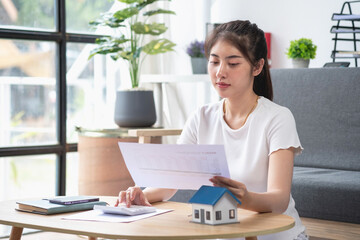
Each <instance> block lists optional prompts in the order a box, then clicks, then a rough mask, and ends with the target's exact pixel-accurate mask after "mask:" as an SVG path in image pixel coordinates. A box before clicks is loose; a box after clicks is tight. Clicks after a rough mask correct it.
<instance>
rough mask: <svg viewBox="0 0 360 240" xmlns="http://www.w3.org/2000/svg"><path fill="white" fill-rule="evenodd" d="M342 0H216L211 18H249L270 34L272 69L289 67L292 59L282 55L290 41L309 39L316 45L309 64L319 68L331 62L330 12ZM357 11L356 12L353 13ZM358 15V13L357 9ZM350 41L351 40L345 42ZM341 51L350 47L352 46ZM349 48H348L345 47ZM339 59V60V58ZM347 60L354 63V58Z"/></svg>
mask: <svg viewBox="0 0 360 240" xmlns="http://www.w3.org/2000/svg"><path fill="white" fill-rule="evenodd" d="M343 2H344V1H340V0H301V1H299V0H272V1H269V0H215V1H213V4H212V6H211V21H212V22H213V23H217V22H219V23H222V22H227V21H230V20H235V19H241V20H245V19H246V20H250V21H251V22H254V23H256V24H257V25H258V26H259V27H260V28H261V29H262V30H264V31H265V32H270V33H271V34H272V36H271V37H272V42H271V44H272V46H271V58H272V67H273V68H290V67H292V65H291V60H290V59H288V58H287V56H286V55H285V52H286V49H287V48H288V47H289V45H290V40H295V39H298V38H301V37H306V38H311V39H312V40H313V43H314V44H316V45H317V47H318V48H317V55H316V58H315V59H314V60H311V61H310V67H322V66H323V65H324V63H326V62H331V61H332V59H331V58H330V55H331V51H332V50H333V48H334V41H333V40H332V38H333V37H334V35H335V34H331V33H330V28H331V26H332V25H335V24H336V22H335V21H332V20H331V16H332V14H333V13H339V12H340V10H341V7H342V4H343ZM355 13H356V12H355ZM357 14H359V12H357ZM348 44H351V43H348ZM351 47H352V45H350V49H342V50H353V49H351ZM348 48H349V47H348ZM338 61H340V60H338ZM345 61H350V62H351V66H354V61H353V60H345Z"/></svg>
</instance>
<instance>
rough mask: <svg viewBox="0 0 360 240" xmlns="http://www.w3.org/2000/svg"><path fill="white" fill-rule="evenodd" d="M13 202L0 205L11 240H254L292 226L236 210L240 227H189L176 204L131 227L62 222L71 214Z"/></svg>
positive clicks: (187, 212)
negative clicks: (78, 239) (26, 237)
mask: <svg viewBox="0 0 360 240" xmlns="http://www.w3.org/2000/svg"><path fill="white" fill-rule="evenodd" d="M101 200H105V201H107V202H108V203H110V204H113V203H114V201H115V200H116V198H115V197H101ZM15 202H16V201H4V202H0V224H5V225H10V226H12V231H11V235H10V240H18V239H21V235H22V231H23V228H32V229H39V230H43V231H49V232H60V233H69V234H76V235H85V236H89V239H96V238H97V237H102V238H108V239H119V238H120V239H124V238H125V239H170V238H171V239H204V238H207V239H210V238H235V237H254V236H259V235H264V234H270V233H276V232H280V231H284V230H287V229H290V228H292V227H293V226H294V224H295V222H294V219H293V218H292V217H289V216H286V215H282V214H274V213H262V214H259V213H256V212H252V211H247V210H242V209H238V215H239V221H240V223H235V224H226V225H217V226H210V225H202V224H197V223H191V222H190V220H191V212H192V209H191V205H190V204H186V203H178V202H161V203H157V204H154V206H156V207H157V208H164V209H174V211H172V212H169V213H165V214H161V215H157V216H154V217H150V218H147V219H143V220H140V221H136V222H132V223H108V222H90V221H76V220H63V219H61V218H62V217H64V216H66V215H70V214H74V213H65V214H56V215H49V216H43V215H38V214H32V213H24V212H19V211H16V210H15V207H16V203H15ZM249 239H251V238H249ZM255 239H256V238H255Z"/></svg>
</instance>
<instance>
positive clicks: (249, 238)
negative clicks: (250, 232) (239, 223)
mask: <svg viewBox="0 0 360 240" xmlns="http://www.w3.org/2000/svg"><path fill="white" fill-rule="evenodd" d="M245 240H257V237H246V238H245Z"/></svg>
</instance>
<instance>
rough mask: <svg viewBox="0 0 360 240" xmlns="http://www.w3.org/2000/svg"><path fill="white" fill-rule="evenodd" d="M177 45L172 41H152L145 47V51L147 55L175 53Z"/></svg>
mask: <svg viewBox="0 0 360 240" xmlns="http://www.w3.org/2000/svg"><path fill="white" fill-rule="evenodd" d="M175 45H176V44H175V43H173V42H171V41H170V40H168V39H164V38H162V39H157V40H152V41H151V42H149V43H148V44H146V45H145V46H144V47H143V51H144V52H145V53H147V54H150V55H155V54H159V53H165V52H169V51H174V49H173V47H174V46H175Z"/></svg>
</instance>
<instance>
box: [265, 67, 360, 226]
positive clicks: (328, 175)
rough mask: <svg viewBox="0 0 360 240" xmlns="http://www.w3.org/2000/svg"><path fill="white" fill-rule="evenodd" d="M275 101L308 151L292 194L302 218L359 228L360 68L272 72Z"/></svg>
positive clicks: (300, 162)
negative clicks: (285, 110)
mask: <svg viewBox="0 0 360 240" xmlns="http://www.w3.org/2000/svg"><path fill="white" fill-rule="evenodd" d="M271 77H272V81H273V88H274V102H276V103H279V104H280V105H283V106H286V107H288V108H289V109H290V110H291V111H292V113H293V114H294V117H295V120H296V125H297V130H298V134H299V137H300V141H301V143H302V145H303V147H304V151H303V153H302V154H301V155H299V156H298V157H297V158H296V159H295V167H294V176H293V186H292V195H293V198H294V199H295V202H296V208H297V210H298V211H299V214H300V216H301V217H311V218H319V219H326V220H334V221H343V222H351V223H360V68H317V69H311V68H309V69H273V70H271Z"/></svg>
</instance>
